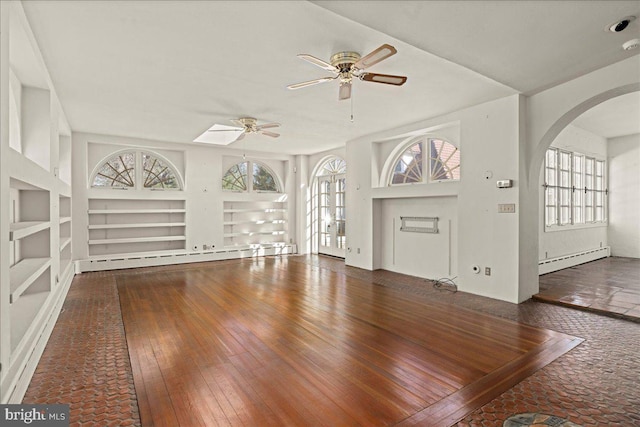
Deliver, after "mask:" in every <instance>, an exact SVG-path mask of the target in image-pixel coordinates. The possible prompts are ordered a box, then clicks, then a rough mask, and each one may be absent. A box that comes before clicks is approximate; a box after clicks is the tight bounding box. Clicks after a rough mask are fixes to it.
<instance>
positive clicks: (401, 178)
mask: <svg viewBox="0 0 640 427" xmlns="http://www.w3.org/2000/svg"><path fill="white" fill-rule="evenodd" d="M425 165H427V166H428V169H425ZM427 179H428V181H445V180H459V179H460V151H459V150H458V147H456V146H455V145H453V144H451V143H449V142H447V141H445V140H443V139H437V138H428V139H424V140H422V141H419V142H414V143H412V144H411V145H409V146H408V147H407V148H406V149H405V150H404V151H403V152H402V154H400V156H398V158H397V160H396V161H395V164H394V166H393V170H392V174H391V177H390V180H389V185H397V184H415V183H421V182H425V181H427Z"/></svg>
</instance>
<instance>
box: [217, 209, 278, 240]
mask: <svg viewBox="0 0 640 427" xmlns="http://www.w3.org/2000/svg"><path fill="white" fill-rule="evenodd" d="M287 212H288V207H287V202H280V201H226V202H224V223H223V224H224V245H225V247H237V246H252V245H267V246H268V245H274V244H285V243H287V242H288V240H289V238H288V231H287V219H286V218H287Z"/></svg>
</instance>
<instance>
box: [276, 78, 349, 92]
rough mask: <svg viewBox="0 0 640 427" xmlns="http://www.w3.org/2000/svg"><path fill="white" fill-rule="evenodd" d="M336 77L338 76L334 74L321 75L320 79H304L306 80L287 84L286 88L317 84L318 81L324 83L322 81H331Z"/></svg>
mask: <svg viewBox="0 0 640 427" xmlns="http://www.w3.org/2000/svg"><path fill="white" fill-rule="evenodd" d="M337 78H338V76H335V77H322V78H320V79H315V80H309V81H306V82H302V83H295V84H292V85H289V86H287V89H292V90H293V89H300V88H303V87H307V86H313V85H317V84H318V83H324V82H328V81H331V80H335V79H337Z"/></svg>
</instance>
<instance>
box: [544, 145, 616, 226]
mask: <svg viewBox="0 0 640 427" xmlns="http://www.w3.org/2000/svg"><path fill="white" fill-rule="evenodd" d="M544 163H545V164H544V189H545V191H544V215H545V225H546V226H547V227H548V228H549V227H554V226H571V225H584V224H597V223H605V222H606V221H607V212H606V209H607V203H606V197H607V188H606V163H605V161H604V160H598V159H595V158H594V157H589V156H585V155H584V154H581V153H575V152H570V151H565V150H560V149H557V148H549V149H548V150H547V153H546V156H545V162H544Z"/></svg>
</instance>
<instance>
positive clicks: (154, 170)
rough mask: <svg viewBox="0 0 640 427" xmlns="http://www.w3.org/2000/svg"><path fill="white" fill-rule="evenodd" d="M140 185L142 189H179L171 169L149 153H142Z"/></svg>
mask: <svg viewBox="0 0 640 427" xmlns="http://www.w3.org/2000/svg"><path fill="white" fill-rule="evenodd" d="M142 184H143V186H144V188H170V189H178V188H180V183H179V182H178V178H177V177H176V174H175V172H174V171H173V169H172V168H171V167H170V166H169V165H168V164H166V163H165V162H164V161H163V160H161V159H159V158H158V157H157V156H154V155H153V154H149V153H142Z"/></svg>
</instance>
